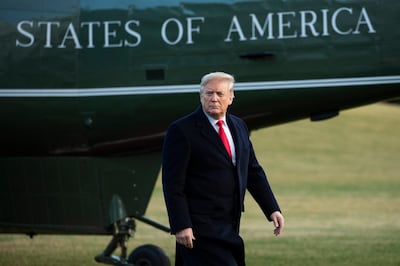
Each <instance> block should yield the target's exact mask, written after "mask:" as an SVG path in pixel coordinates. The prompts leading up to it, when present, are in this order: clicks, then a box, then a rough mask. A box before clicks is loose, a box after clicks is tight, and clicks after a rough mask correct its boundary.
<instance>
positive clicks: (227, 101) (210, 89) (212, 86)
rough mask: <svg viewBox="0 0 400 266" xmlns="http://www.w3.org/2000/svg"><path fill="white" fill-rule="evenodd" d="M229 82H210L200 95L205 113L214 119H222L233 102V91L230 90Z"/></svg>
mask: <svg viewBox="0 0 400 266" xmlns="http://www.w3.org/2000/svg"><path fill="white" fill-rule="evenodd" d="M229 85H230V82H229V81H227V80H210V81H209V82H208V83H206V84H205V85H204V88H203V90H202V91H201V93H200V102H201V105H202V107H203V110H204V112H206V113H207V114H209V115H210V116H211V117H212V118H214V119H217V120H218V119H220V118H222V117H223V116H224V115H225V114H226V111H227V110H228V106H229V105H231V104H232V102H233V97H234V95H233V91H231V90H229Z"/></svg>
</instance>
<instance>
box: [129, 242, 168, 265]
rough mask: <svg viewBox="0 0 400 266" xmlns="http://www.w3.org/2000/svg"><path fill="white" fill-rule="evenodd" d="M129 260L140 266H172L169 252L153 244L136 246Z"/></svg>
mask: <svg viewBox="0 0 400 266" xmlns="http://www.w3.org/2000/svg"><path fill="white" fill-rule="evenodd" d="M128 262H129V263H131V264H134V265H138V266H171V261H170V260H169V258H168V255H167V253H165V252H164V250H162V249H161V248H160V247H157V246H155V245H151V244H147V245H143V246H139V247H137V248H135V249H134V250H133V251H132V252H131V254H130V255H129V257H128Z"/></svg>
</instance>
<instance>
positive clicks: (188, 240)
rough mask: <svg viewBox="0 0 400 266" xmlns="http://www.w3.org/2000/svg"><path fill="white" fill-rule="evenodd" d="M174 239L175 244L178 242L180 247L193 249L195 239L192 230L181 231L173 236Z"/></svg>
mask: <svg viewBox="0 0 400 266" xmlns="http://www.w3.org/2000/svg"><path fill="white" fill-rule="evenodd" d="M175 237H176V242H178V243H179V244H181V245H184V246H185V247H187V248H193V240H196V238H195V237H194V235H193V230H192V228H186V229H183V230H182V231H179V232H177V233H176V234H175Z"/></svg>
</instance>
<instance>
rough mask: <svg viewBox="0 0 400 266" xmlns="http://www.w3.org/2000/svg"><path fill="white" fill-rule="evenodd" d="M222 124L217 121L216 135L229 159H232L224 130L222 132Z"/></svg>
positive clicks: (221, 121)
mask: <svg viewBox="0 0 400 266" xmlns="http://www.w3.org/2000/svg"><path fill="white" fill-rule="evenodd" d="M223 123H224V121H223V120H218V122H217V124H218V126H219V130H218V134H219V136H220V137H221V140H222V143H223V144H224V146H225V149H226V151H227V152H228V154H229V157H230V158H231V159H232V152H231V147H230V146H229V141H228V138H227V137H226V134H225V130H224V128H223V126H222V125H223Z"/></svg>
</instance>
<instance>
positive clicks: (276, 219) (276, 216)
mask: <svg viewBox="0 0 400 266" xmlns="http://www.w3.org/2000/svg"><path fill="white" fill-rule="evenodd" d="M271 220H272V222H273V223H274V226H275V229H274V235H276V236H278V235H279V234H280V233H281V232H282V230H283V227H285V218H283V215H282V214H281V212H279V211H276V212H273V213H272V214H271Z"/></svg>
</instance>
